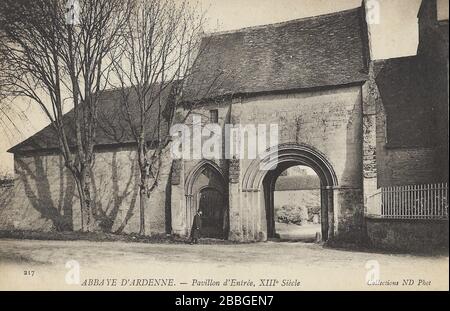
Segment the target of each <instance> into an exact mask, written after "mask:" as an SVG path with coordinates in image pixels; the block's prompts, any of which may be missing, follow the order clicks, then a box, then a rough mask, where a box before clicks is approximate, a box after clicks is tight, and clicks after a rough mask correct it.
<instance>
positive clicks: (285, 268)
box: [0, 239, 449, 290]
mask: <svg viewBox="0 0 450 311" xmlns="http://www.w3.org/2000/svg"><path fill="white" fill-rule="evenodd" d="M73 260H75V261H76V262H77V263H79V267H80V270H81V279H80V282H79V283H81V285H82V283H83V281H85V280H90V279H93V280H95V279H99V280H101V279H105V278H117V279H121V278H127V279H134V278H174V279H175V285H171V286H172V288H171V289H194V290H215V289H254V290H261V289H265V290H267V289H275V290H277V289H280V290H286V289H287V290H302V289H312V290H321V289H342V290H343V289H366V290H367V289H369V290H372V289H375V290H380V289H387V290H429V289H435V290H436V289H442V290H448V272H449V258H448V255H441V256H417V255H405V254H386V253H385V254H380V253H371V252H360V251H345V250H337V249H330V248H324V247H322V246H321V245H319V244H313V243H300V242H296V243H292V242H291V243H289V242H286V243H280V242H265V243H253V244H230V245H214V244H212V245H187V244H146V243H130V242H121V241H116V242H91V241H36V240H13V239H1V240H0V289H104V288H105V286H104V285H105V284H103V286H97V287H96V286H95V285H92V286H81V285H79V284H78V285H77V284H75V285H70V284H67V282H66V281H65V275H66V274H67V272H68V271H69V270H70V268H71V267H72V266H71V265H70V262H71V261H73ZM67 262H69V264H68V263H67ZM374 269H375V270H374ZM25 271H35V272H33V276H30V275H27V272H25ZM374 271H375V273H376V274H375V275H378V278H376V279H377V280H380V281H383V282H385V283H383V284H380V285H371V286H369V285H367V284H366V283H367V282H366V281H367V277H368V275H369V274H370V273H372V272H374ZM231 278H237V279H239V280H242V281H244V280H250V281H252V282H254V283H255V284H256V285H255V284H253V285H248V284H246V285H244V286H238V287H235V286H233V287H232V288H228V287H226V288H216V287H212V286H210V285H206V283H205V284H204V286H197V285H195V282H194V280H204V281H205V280H207V279H211V280H217V281H220V282H222V281H225V280H226V279H231ZM261 278H274V279H277V280H278V284H275V285H274V286H272V287H270V288H265V287H259V286H258V283H259V281H260V279H261ZM404 279H413V280H414V284H413V285H409V286H401V284H402V283H403V280H404ZM283 280H290V281H295V280H296V281H298V282H297V283H296V284H297V285H291V286H282V285H281V284H282V283H283V282H282V281H283ZM421 280H422V282H421ZM430 281H431V282H430ZM69 283H70V282H69ZM286 283H289V282H286ZM299 283H300V285H298V284H299ZM392 283H393V284H392ZM395 283H398V284H397V285H395ZM419 283H421V285H419ZM198 284H200V283H198ZM242 284H243V283H242ZM289 284H294V283H289ZM426 284H428V285H426ZM85 285H86V284H85ZM248 286H250V288H249V287H248ZM106 288H107V289H145V290H162V289H167V287H164V286H162V287H161V286H156V287H154V286H152V287H148V286H140V285H139V284H138V285H137V288H136V287H132V288H128V287H125V288H124V287H117V286H115V287H113V288H111V287H109V288H108V287H107V286H106Z"/></svg>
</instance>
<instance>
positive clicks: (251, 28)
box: [203, 6, 361, 38]
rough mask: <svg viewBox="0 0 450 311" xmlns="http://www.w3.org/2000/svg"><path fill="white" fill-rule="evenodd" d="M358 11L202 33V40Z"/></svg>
mask: <svg viewBox="0 0 450 311" xmlns="http://www.w3.org/2000/svg"><path fill="white" fill-rule="evenodd" d="M359 10H361V6H358V7H355V8H352V9H347V10H342V11H336V12H331V13H326V14H319V15H313V16H305V17H300V18H296V19H291V20H287V21H282V22H277V23H271V24H264V25H255V26H248V27H243V28H239V29H232V30H224V31H216V32H209V33H204V34H203V38H208V37H215V36H221V35H227V34H233V33H240V32H246V31H252V30H259V29H264V28H269V27H282V26H285V25H289V24H294V23H298V22H300V21H308V20H312V19H321V18H326V17H330V16H338V15H345V14H348V13H350V12H356V11H359Z"/></svg>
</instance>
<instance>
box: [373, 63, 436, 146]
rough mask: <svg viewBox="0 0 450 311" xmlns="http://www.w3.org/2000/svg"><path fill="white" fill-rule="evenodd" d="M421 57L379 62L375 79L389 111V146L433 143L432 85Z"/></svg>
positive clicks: (376, 64)
mask: <svg viewBox="0 0 450 311" xmlns="http://www.w3.org/2000/svg"><path fill="white" fill-rule="evenodd" d="M424 66H426V63H425V62H423V60H422V59H421V57H420V56H409V57H400V58H392V59H387V60H379V61H376V62H375V64H374V73H375V76H376V78H375V80H376V83H377V87H378V90H379V92H380V96H381V100H382V102H383V106H384V109H385V111H386V127H387V131H386V134H387V145H388V146H389V147H397V148H406V147H429V146H432V145H433V143H434V140H433V126H434V125H433V122H434V121H433V120H434V118H433V115H432V105H431V103H430V101H429V100H428V98H429V92H430V86H429V83H428V81H427V78H426V74H425V67H424Z"/></svg>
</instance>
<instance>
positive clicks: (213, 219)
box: [199, 187, 225, 239]
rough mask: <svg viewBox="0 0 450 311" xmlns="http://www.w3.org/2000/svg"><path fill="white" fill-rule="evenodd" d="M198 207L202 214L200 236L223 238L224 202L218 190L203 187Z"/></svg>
mask: <svg viewBox="0 0 450 311" xmlns="http://www.w3.org/2000/svg"><path fill="white" fill-rule="evenodd" d="M199 209H200V210H201V211H202V212H203V215H202V237H208V238H216V239H224V238H225V226H224V224H225V204H224V198H223V195H222V193H221V192H220V191H218V190H217V189H214V188H210V187H207V188H204V189H202V190H201V191H200V198H199Z"/></svg>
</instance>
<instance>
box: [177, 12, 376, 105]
mask: <svg viewBox="0 0 450 311" xmlns="http://www.w3.org/2000/svg"><path fill="white" fill-rule="evenodd" d="M367 40H368V39H367V28H366V22H365V17H364V10H363V9H362V8H356V9H351V10H346V11H341V12H336V13H331V14H326V15H320V16H314V17H307V18H302V19H297V20H293V21H288V22H283V23H278V24H271V25H265V26H257V27H250V28H244V29H241V30H237V31H233V32H223V33H213V34H211V35H208V36H205V37H204V38H203V41H202V44H201V48H200V54H199V58H198V60H197V63H196V66H194V69H193V73H192V76H191V77H190V78H189V79H188V83H187V84H186V88H185V96H186V100H187V101H198V100H201V99H203V98H205V97H206V98H211V97H217V96H223V95H233V94H246V93H257V92H270V91H285V90H295V89H308V88H315V87H326V86H336V85H345V84H350V83H355V82H361V81H364V80H366V79H367V66H368V41H367Z"/></svg>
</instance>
